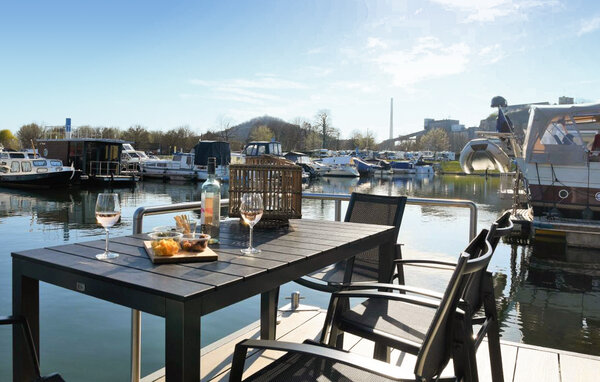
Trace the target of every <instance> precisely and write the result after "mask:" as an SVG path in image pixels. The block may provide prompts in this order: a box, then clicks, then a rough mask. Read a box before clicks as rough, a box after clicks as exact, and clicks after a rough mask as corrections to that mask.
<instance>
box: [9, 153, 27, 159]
mask: <svg viewBox="0 0 600 382" xmlns="http://www.w3.org/2000/svg"><path fill="white" fill-rule="evenodd" d="M8 155H10V157H11V158H13V159H20V158H25V154H23V153H9V154H8Z"/></svg>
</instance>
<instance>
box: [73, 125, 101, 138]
mask: <svg viewBox="0 0 600 382" xmlns="http://www.w3.org/2000/svg"><path fill="white" fill-rule="evenodd" d="M96 134H97V132H96V129H94V128H93V127H92V126H90V125H84V126H78V127H76V128H75V129H74V130H73V136H74V137H77V138H95V137H96Z"/></svg>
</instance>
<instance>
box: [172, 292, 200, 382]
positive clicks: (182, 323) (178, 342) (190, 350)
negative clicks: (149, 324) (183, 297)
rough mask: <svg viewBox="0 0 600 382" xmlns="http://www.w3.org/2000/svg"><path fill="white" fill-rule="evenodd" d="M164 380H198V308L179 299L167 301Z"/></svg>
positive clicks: (196, 381) (195, 381)
mask: <svg viewBox="0 0 600 382" xmlns="http://www.w3.org/2000/svg"><path fill="white" fill-rule="evenodd" d="M165 306H166V315H165V336H166V338H165V369H166V373H165V376H166V380H167V382H169V381H194V382H198V381H199V380H200V310H199V309H195V308H193V307H191V306H189V304H187V305H186V304H185V303H183V302H180V301H172V300H167V301H166V304H165Z"/></svg>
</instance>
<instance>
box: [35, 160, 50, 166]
mask: <svg viewBox="0 0 600 382" xmlns="http://www.w3.org/2000/svg"><path fill="white" fill-rule="evenodd" d="M33 165H34V166H36V167H41V166H46V165H47V162H46V161H45V160H39V159H38V160H34V161H33Z"/></svg>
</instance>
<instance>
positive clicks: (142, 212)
mask: <svg viewBox="0 0 600 382" xmlns="http://www.w3.org/2000/svg"><path fill="white" fill-rule="evenodd" d="M302 198H304V199H315V200H331V201H333V202H334V219H335V220H336V221H341V220H342V202H344V201H349V200H350V194H318V193H307V192H303V193H302ZM406 203H407V204H413V205H420V206H440V207H457V208H468V209H469V240H471V239H473V238H474V237H475V236H476V234H477V205H476V204H475V203H474V202H472V201H470V200H463V199H437V198H418V197H408V199H407V200H406ZM227 205H229V199H222V200H221V207H223V206H227ZM201 208H202V203H201V202H200V201H197V202H185V203H176V204H166V205H159V206H149V207H139V208H138V209H137V210H135V212H134V213H133V234H134V235H137V234H141V233H142V231H143V223H144V217H145V216H149V215H162V214H169V213H175V212H182V211H193V210H199V209H201ZM141 318H142V316H141V312H140V311H139V310H136V309H132V310H131V381H132V382H139V380H140V378H141V358H142V347H141V344H142V342H141V336H142V321H141Z"/></svg>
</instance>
